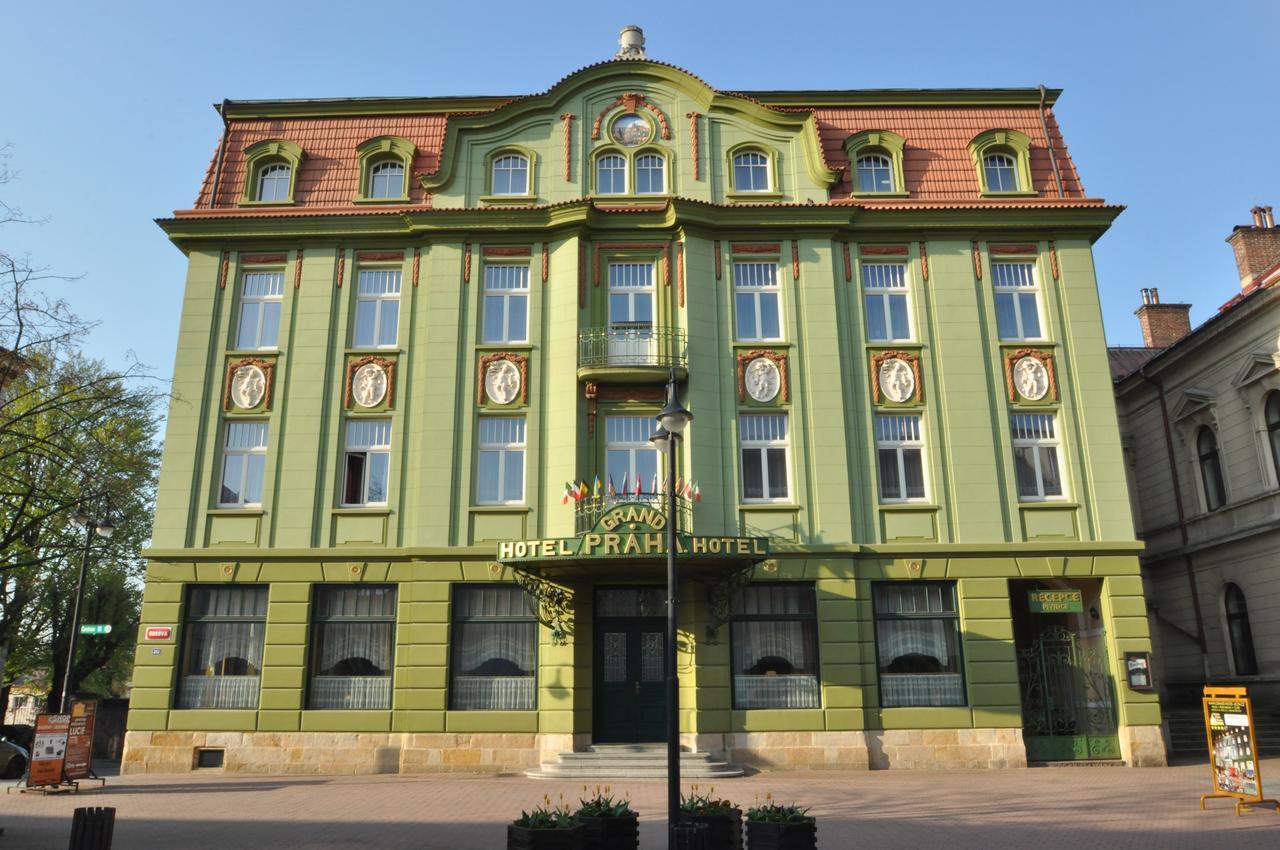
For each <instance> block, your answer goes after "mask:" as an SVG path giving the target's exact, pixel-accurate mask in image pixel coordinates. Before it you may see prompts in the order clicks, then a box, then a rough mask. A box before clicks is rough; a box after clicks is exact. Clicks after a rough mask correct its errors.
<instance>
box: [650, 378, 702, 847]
mask: <svg viewBox="0 0 1280 850" xmlns="http://www.w3.org/2000/svg"><path fill="white" fill-rule="evenodd" d="M657 418H658V430H657V431H656V432H655V433H654V435H653V436H652V437H650V438H649V441H650V442H651V443H653V445H654V446H656V447H657V448H658V450H659V451H662V452H664V453H665V454H666V456H667V646H666V656H667V658H666V665H665V666H666V671H667V837H668V845H667V846H668V847H669V848H674V847H677V846H679V845H678V843H677V835H678V831H679V830H680V684H679V682H678V680H677V679H676V601H677V600H676V594H677V592H678V589H679V583H678V580H677V577H676V531H677V522H678V517H679V514H678V513H677V512H676V455H677V454H679V446H680V434H681V433H682V432H683V431H684V429H685V426H687V425H688V424H689V423H690V422H691V421H693V414H692V413H690V412H689V411H687V410H685V409H684V407H683V406H682V405H681V404H680V395H679V389H678V388H677V387H676V375H675V372H674V371H673V372H672V373H671V377H670V378H669V379H668V380H667V403H666V406H664V407H663V408H662V410H661V411H659V412H658V417H657Z"/></svg>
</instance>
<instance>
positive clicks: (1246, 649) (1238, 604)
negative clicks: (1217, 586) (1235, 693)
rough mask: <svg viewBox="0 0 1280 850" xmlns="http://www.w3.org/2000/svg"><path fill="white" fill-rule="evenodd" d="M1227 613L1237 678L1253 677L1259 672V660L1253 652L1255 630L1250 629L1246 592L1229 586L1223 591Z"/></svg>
mask: <svg viewBox="0 0 1280 850" xmlns="http://www.w3.org/2000/svg"><path fill="white" fill-rule="evenodd" d="M1223 605H1224V607H1225V608H1226V611H1227V639H1228V640H1229V642H1230V644H1231V661H1232V667H1233V668H1234V669H1235V674H1236V675H1237V676H1253V675H1256V674H1257V672H1258V658H1257V656H1256V655H1255V654H1254V651H1253V630H1252V629H1250V628H1249V606H1248V605H1247V604H1246V603H1245V601H1244V591H1242V590H1241V589H1240V587H1239V586H1238V585H1235V584H1228V585H1227V587H1226V589H1225V590H1224V591H1223Z"/></svg>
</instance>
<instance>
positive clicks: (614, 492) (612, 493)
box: [609, 475, 627, 499]
mask: <svg viewBox="0 0 1280 850" xmlns="http://www.w3.org/2000/svg"><path fill="white" fill-rule="evenodd" d="M622 486H623V488H624V489H625V488H626V486H627V485H625V484H623V485H622ZM617 495H618V491H617V490H615V489H614V488H613V476H612V475H610V476H609V498H610V499H613V498H616V497H617Z"/></svg>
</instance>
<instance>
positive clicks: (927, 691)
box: [876, 619, 965, 707]
mask: <svg viewBox="0 0 1280 850" xmlns="http://www.w3.org/2000/svg"><path fill="white" fill-rule="evenodd" d="M956 629H957V624H956V621H955V620H953V619H945V620H942V619H939V620H925V619H920V620H882V621H880V622H879V623H877V624H876V638H877V642H878V644H879V655H880V659H879V667H880V704H881V705H882V706H885V707H893V706H911V705H925V706H935V705H964V704H965V693H964V678H963V677H962V676H961V675H960V659H959V657H958V652H957V646H956V644H957V637H956Z"/></svg>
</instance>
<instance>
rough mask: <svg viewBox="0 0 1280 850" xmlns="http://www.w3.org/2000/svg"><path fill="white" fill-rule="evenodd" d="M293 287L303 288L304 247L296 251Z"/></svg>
mask: <svg viewBox="0 0 1280 850" xmlns="http://www.w3.org/2000/svg"><path fill="white" fill-rule="evenodd" d="M293 288H294V289H301V288H302V249H301V248H299V249H298V250H297V251H296V252H295V256H294V260H293Z"/></svg>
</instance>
